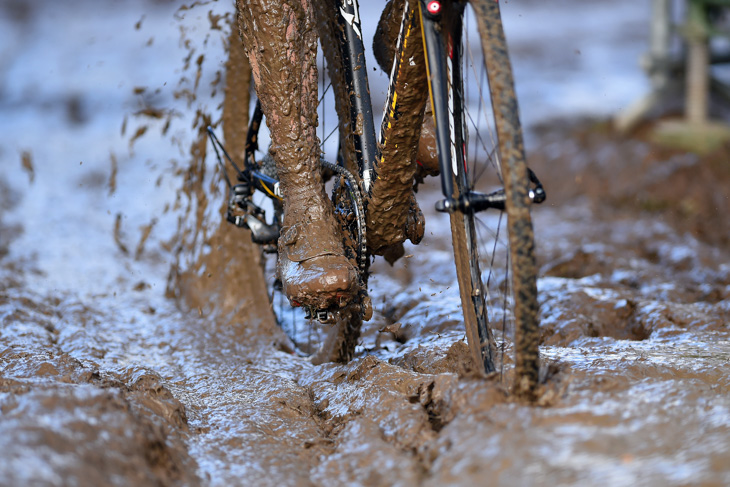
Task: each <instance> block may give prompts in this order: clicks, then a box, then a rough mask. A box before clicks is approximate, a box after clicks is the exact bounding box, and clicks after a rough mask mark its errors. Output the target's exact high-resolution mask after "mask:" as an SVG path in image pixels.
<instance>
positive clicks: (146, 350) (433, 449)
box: [0, 126, 730, 486]
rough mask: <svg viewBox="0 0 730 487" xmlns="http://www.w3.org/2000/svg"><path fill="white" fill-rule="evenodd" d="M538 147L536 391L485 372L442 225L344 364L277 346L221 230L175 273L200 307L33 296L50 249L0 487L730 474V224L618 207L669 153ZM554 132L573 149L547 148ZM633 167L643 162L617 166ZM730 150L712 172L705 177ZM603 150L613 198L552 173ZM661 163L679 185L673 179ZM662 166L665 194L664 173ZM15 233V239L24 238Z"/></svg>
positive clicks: (19, 305) (5, 336)
mask: <svg viewBox="0 0 730 487" xmlns="http://www.w3.org/2000/svg"><path fill="white" fill-rule="evenodd" d="M541 137H542V140H543V144H542V145H541V146H540V151H539V152H536V153H535V154H534V156H533V158H532V160H533V167H534V168H535V169H536V170H538V171H540V174H545V175H546V177H545V179H546V181H547V182H548V184H547V185H546V187H547V188H548V193H549V195H550V198H551V199H550V200H549V201H550V203H549V205H548V206H546V207H543V208H538V209H535V211H534V214H535V221H536V230H537V235H538V252H539V257H540V261H541V265H542V274H541V275H542V277H541V278H540V282H539V288H540V303H541V332H542V349H541V351H542V359H543V363H544V364H545V365H544V368H545V370H544V377H543V386H542V390H541V396H540V398H539V400H538V404H537V405H535V406H528V405H524V404H521V403H520V402H517V401H515V400H514V398H513V397H512V394H511V392H510V386H509V384H510V382H509V381H510V377H511V369H512V364H511V361H510V360H509V359H507V360H506V363H505V364H504V367H505V370H504V378H503V379H500V376H499V374H498V375H496V376H494V377H491V378H489V379H487V380H485V379H481V378H478V377H477V376H475V375H473V373H472V372H471V371H470V370H469V368H468V367H469V365H468V364H469V363H470V359H469V352H468V349H467V347H466V344H465V342H464V337H463V330H462V324H461V322H460V319H459V318H458V316H456V313H457V312H458V311H457V310H458V304H456V305H454V304H453V303H458V294H454V293H453V291H452V290H451V289H448V287H449V284H448V282H449V280H448V278H444V277H443V276H444V275H445V274H448V273H449V272H450V273H452V274H453V270H451V271H449V270H448V269H449V266H453V264H452V263H451V262H450V258H449V255H448V239H447V238H446V237H447V236H446V235H438V234H437V235H434V236H430V238H428V237H427V238H426V239H425V241H424V244H426V245H427V246H422V247H420V248H417V249H416V250H415V251H414V252H415V254H414V256H413V257H409V258H406V259H404V261H403V262H404V265H401V266H398V265H396V266H395V267H393V268H391V267H390V266H388V265H387V264H386V265H381V263H379V262H376V266H375V269H374V270H375V277H374V278H373V282H372V287H373V292H372V295H373V297H374V302H375V307H376V316H375V317H374V319H373V320H372V322H370V323H368V324H366V327H365V330H364V332H363V338H362V343H363V347H364V348H360V349H359V350H360V351H359V353H358V356H357V357H356V358H355V360H353V361H352V362H351V363H350V364H347V365H336V364H325V365H321V366H313V365H311V364H310V363H309V362H308V361H307V359H306V358H299V357H297V356H295V355H292V354H290V353H286V352H283V351H282V344H283V343H285V342H286V339H285V338H284V337H283V334H282V333H281V332H280V331H279V330H278V329H276V328H274V327H273V326H272V324H271V322H270V321H269V320H270V315H269V314H268V313H267V312H262V311H257V309H258V310H263V309H268V305H266V306H264V307H260V303H258V304H257V303H255V302H254V301H251V300H250V299H249V300H247V299H243V300H242V301H238V302H237V301H236V299H235V294H234V293H230V292H229V293H227V294H221V293H220V292H219V291H217V290H216V289H219V287H218V286H223V283H224V282H226V281H227V280H228V279H229V278H230V275H227V274H226V271H225V269H226V268H229V267H235V268H236V269H238V272H239V274H240V273H241V272H243V273H244V275H246V274H245V272H246V271H245V270H242V269H243V266H242V264H237V263H235V262H237V261H231V262H234V263H231V262H227V263H226V262H225V259H226V258H225V256H229V257H230V258H233V257H234V256H236V255H239V254H240V252H239V250H237V249H239V245H240V244H239V243H238V242H237V241H236V239H235V238H233V237H227V236H226V234H225V233H223V232H226V231H227V230H224V228H225V227H222V228H221V230H219V232H221V233H220V234H218V233H216V234H215V235H213V236H210V237H209V239H210V241H211V242H213V243H214V244H213V245H211V253H210V255H209V256H207V257H205V258H204V259H203V260H202V261H201V262H204V263H205V266H204V269H205V270H204V271H203V270H202V269H203V267H202V266H201V267H200V268H196V267H193V268H191V271H190V274H189V275H188V277H187V278H186V279H182V280H179V281H177V284H176V286H179V287H178V291H179V298H180V299H182V301H180V302H181V303H183V304H185V303H187V304H185V305H184V306H183V308H184V309H189V310H190V311H183V312H181V311H179V310H178V309H176V307H175V306H174V304H173V303H172V302H170V301H169V300H160V299H159V298H154V297H153V296H152V295H151V294H150V293H149V292H145V291H140V292H136V293H132V295H130V294H129V293H126V294H122V295H120V296H110V295H99V296H97V297H96V299H94V300H92V301H88V300H85V301H79V300H78V299H77V298H74V297H73V296H72V295H69V294H68V293H51V294H37V293H35V292H33V291H32V290H31V289H29V288H28V287H27V285H26V284H25V282H26V281H27V279H26V277H27V275H28V274H32V273H33V272H34V265H33V262H22V261H13V260H12V259H9V258H8V257H7V255H6V256H5V257H3V258H2V261H0V262H1V263H2V274H3V280H2V282H3V284H2V293H0V296H1V298H0V310H2V314H1V316H2V335H1V336H0V350H2V351H1V352H0V363H1V364H2V382H1V385H0V387H1V391H0V401H1V402H2V405H1V408H2V420H1V421H0V428H1V429H2V431H3V435H2V437H3V440H2V444H3V447H2V450H3V456H4V457H5V459H6V461H5V462H3V466H2V467H1V469H2V482H0V483H2V484H3V485H19V484H36V485H66V484H69V483H76V484H77V485H100V484H105V483H109V484H119V485H129V484H132V483H134V484H139V485H198V484H203V485H274V484H277V485H281V484H284V485H343V484H354V483H357V484H360V485H373V486H374V485H445V484H449V485H475V484H481V483H482V482H483V481H484V479H485V478H488V479H491V480H492V481H493V482H494V483H496V484H503V485H513V484H539V485H548V484H556V483H559V484H573V485H585V484H601V483H606V482H610V483H614V484H619V485H636V484H641V485H689V484H692V485H722V484H725V483H727V481H728V480H729V479H730V468H729V466H730V440H728V438H730V400H729V399H728V398H729V397H730V396H729V395H728V392H729V390H728V389H729V388H730V381H728V368H729V365H728V361H729V360H730V346H729V345H728V343H729V341H728V320H729V315H730V306H728V302H729V300H730V291H728V289H730V267H728V264H727V262H728V260H727V256H728V251H727V249H726V248H725V247H724V246H722V245H717V244H716V242H720V241H722V235H721V234H722V233H723V232H724V231H725V229H722V228H715V234H713V235H707V234H706V233H704V232H699V233H697V237H695V236H694V235H692V234H690V233H686V232H685V231H683V229H684V228H686V227H685V226H684V225H685V224H686V223H685V222H684V220H682V219H675V218H674V216H673V215H674V213H673V210H672V209H666V210H665V209H660V210H657V209H655V208H652V209H651V210H650V211H647V210H644V211H642V210H641V208H638V207H637V208H632V207H629V206H627V205H622V204H619V203H614V202H613V200H612V199H611V197H610V195H613V194H616V193H619V194H620V193H621V191H622V188H621V187H620V186H617V185H616V184H615V182H616V181H624V180H626V181H631V182H632V184H633V185H634V186H635V184H636V181H637V180H642V178H644V177H645V175H646V172H645V171H648V172H654V173H657V172H658V171H659V167H661V165H662V164H671V161H672V157H680V156H678V155H676V154H675V155H670V157H669V158H668V159H666V160H661V159H659V158H658V159H657V160H656V161H655V162H654V163H652V164H648V167H646V168H644V169H643V170H641V171H637V168H640V167H643V166H642V164H641V161H642V159H641V158H642V157H644V156H646V154H648V153H650V152H651V151H653V148H652V147H651V146H648V145H647V143H645V142H642V141H641V140H638V139H620V138H617V137H616V136H614V135H611V134H609V133H605V132H602V131H601V130H584V129H577V130H576V129H573V128H571V127H570V126H564V127H562V128H560V129H551V130H549V131H547V132H546V133H544V134H543V135H542V136H541ZM555 138H559V139H560V140H562V141H563V143H562V144H561V145H560V147H570V150H571V151H572V152H571V154H572V155H571V157H566V156H565V155H564V154H563V153H561V152H552V151H553V150H554V149H552V148H553V147H555V142H554V140H555ZM586 138H587V139H588V140H589V141H590V143H589V144H586V143H585V140H586ZM627 148H633V149H634V150H629V149H627ZM606 154H609V155H608V156H607V155H606ZM612 155H613V156H612ZM605 157H609V160H608V161H606V160H605V159H604V158H605ZM613 157H615V160H614V158H613ZM627 157H631V158H633V160H634V161H635V164H631V165H629V164H625V165H622V164H621V161H622V160H623V159H625V158H627ZM683 157H690V156H683ZM692 157H694V156H692ZM723 157H724V153H719V154H715V155H714V156H709V157H707V158H695V159H694V161H695V162H694V164H695V165H696V167H697V168H698V170H699V171H700V173H701V172H702V171H705V170H707V171H711V169H708V168H707V167H708V166H709V167H710V168H711V167H714V166H713V165H714V162H713V161H714V160H716V159H717V158H723ZM608 162H610V163H611V164H612V167H613V169H612V171H611V174H612V177H611V178H607V179H602V184H601V185H600V188H602V190H601V191H598V190H596V191H595V192H594V193H587V194H581V195H574V194H573V193H572V192H573V191H574V188H573V185H568V184H564V183H563V184H561V183H560V182H558V181H553V180H552V178H553V176H551V174H553V173H552V172H551V171H546V169H547V168H552V170H554V171H556V172H557V171H558V169H560V171H561V173H562V174H567V175H570V176H568V177H569V178H571V179H575V178H582V180H583V181H586V182H588V181H590V178H591V177H598V176H595V174H596V170H597V169H596V168H597V167H604V166H603V164H604V163H608ZM614 162H615V164H614ZM578 164H580V166H578ZM653 164H656V166H654V165H653ZM564 166H573V168H572V169H571V168H570V167H564ZM622 168H623V169H622ZM624 171H630V172H631V175H628V174H626V173H625V172H624ZM666 171H667V172H666V174H667V175H666V176H665V177H663V179H662V181H661V182H663V185H661V187H662V188H665V186H666V185H670V184H672V180H673V179H672V178H673V176H672V175H671V174H669V170H666ZM712 174H713V178H714V179H715V183H716V184H717V183H719V182H720V181H726V180H723V179H722V177H723V176H722V174H720V173H716V172H713V173H712ZM651 179H652V185H647V187H643V188H642V191H643V192H644V193H643V194H646V195H648V196H647V197H649V196H651V195H653V194H655V193H652V189H651V188H652V187H659V182H660V181H657V180H656V178H651ZM563 181H564V180H563ZM678 181H680V182H681V183H680V184H683V178H679V179H678ZM726 182H727V181H726ZM654 184H656V185H657V186H653V185H654ZM713 187H715V188H722V187H725V186H723V185H719V186H713ZM720 190H721V189H720ZM3 193H4V194H12V190H11V189H10V188H8V187H6V188H5V191H4V192H3ZM655 197H658V195H657V196H655ZM11 200H12V198H5V199H3V203H2V208H3V212H5V213H7V212H8V211H10V210H11V206H12V204H11ZM718 211H724V210H722V209H720V210H718ZM428 217H430V218H432V219H435V218H437V217H436V215H428ZM715 217H716V216H715V215H713V214H712V213H708V214H707V215H706V218H707V219H712V218H715ZM718 218H719V217H718ZM2 230H3V236H4V242H9V240H10V239H11V238H12V236H13V235H14V234H18V232H19V231H20V230H21V229H20V228H17V227H16V228H15V229H13V228H12V227H9V226H7V225H4V226H3V227H2ZM232 230H235V229H232ZM6 235H7V236H8V237H7V238H8V240H5V236H6ZM5 245H7V244H5ZM183 252H187V251H186V250H183ZM6 253H7V252H5V253H3V255H5V254H6ZM239 257H240V255H239ZM195 269H198V270H195ZM259 269H260V267H259ZM257 272H258V271H257ZM196 282H199V283H206V282H207V283H208V284H205V285H203V284H200V285H198V284H195V283H196ZM232 282H234V284H235V285H236V286H237V285H238V284H236V283H237V282H238V281H232ZM186 283H187V284H186ZM210 283H214V284H212V285H211V284H210ZM239 284H240V285H245V280H243V281H241V282H240V283H239ZM452 284H453V282H452ZM249 285H250V283H249ZM191 286H192V287H191ZM186 289H187V291H186ZM190 289H194V290H195V291H194V292H190ZM396 289H399V291H397V290H396ZM431 294H434V296H431ZM191 296H194V297H195V299H194V300H192V301H191V300H190V297H191ZM257 306H258V307H257ZM242 308H245V310H244V309H242ZM509 343H511V342H510V338H509V334H508V336H507V344H508V346H509Z"/></svg>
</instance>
